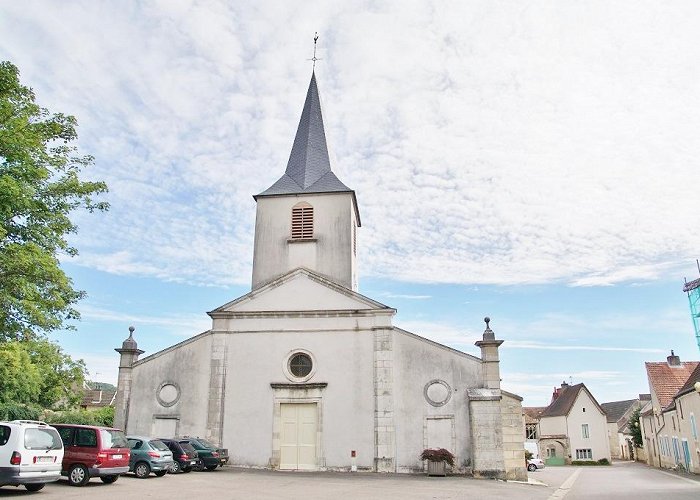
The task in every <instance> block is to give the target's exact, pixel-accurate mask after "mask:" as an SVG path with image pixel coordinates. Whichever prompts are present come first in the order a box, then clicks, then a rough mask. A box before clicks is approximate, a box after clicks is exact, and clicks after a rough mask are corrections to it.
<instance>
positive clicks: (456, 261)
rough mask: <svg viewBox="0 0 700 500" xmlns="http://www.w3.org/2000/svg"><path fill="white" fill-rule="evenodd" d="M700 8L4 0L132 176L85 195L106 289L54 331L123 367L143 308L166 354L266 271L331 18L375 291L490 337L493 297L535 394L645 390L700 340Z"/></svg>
mask: <svg viewBox="0 0 700 500" xmlns="http://www.w3.org/2000/svg"><path fill="white" fill-rule="evenodd" d="M699 25H700V5H698V3H697V2H693V1H687V2H684V1H670V2H663V4H660V3H659V2H656V1H642V0H634V1H613V2H611V1H599V2H598V1H588V2H579V1H563V0H562V1H512V2H503V1H460V2H443V1H440V2H428V1H415V2H409V1H402V2H400V3H399V2H380V1H366V2H359V1H342V2H341V1H337V2H330V1H325V2H303V3H300V2H283V1H280V2H272V1H260V0H257V1H251V2H244V1H239V2H235V3H234V2H226V1H175V0H167V1H165V0H164V1H160V2H158V1H141V2H137V1H133V2H113V1H104V2H101V1H96V0H89V1H88V0H86V1H84V2H80V1H70V0H69V1H64V2H56V1H48V0H46V1H42V0H32V1H27V2H10V1H3V2H0V33H2V41H1V42H0V59H2V60H10V61H12V62H13V63H15V64H16V65H17V66H18V67H19V68H20V71H21V78H22V81H23V82H24V83H25V84H28V85H30V86H31V87H33V88H34V90H35V92H36V94H37V100H38V102H39V103H40V104H42V105H43V106H45V107H47V108H49V109H50V110H52V111H61V112H65V113H69V114H73V115H75V116H76V117H77V119H78V122H79V124H80V127H79V136H80V140H79V145H80V148H81V151H82V152H84V153H89V154H92V155H94V156H95V158H96V160H95V165H94V167H93V168H91V169H90V170H88V171H85V172H84V176H85V178H91V179H101V180H104V181H106V182H107V184H108V185H109V187H110V193H109V195H108V196H107V197H106V198H107V199H108V201H109V202H110V203H111V207H112V208H111V210H110V211H109V212H108V213H106V214H92V215H86V214H76V218H77V221H78V223H79V225H80V232H79V233H78V234H77V235H76V236H75V237H74V239H73V242H74V244H75V245H76V246H77V247H78V248H79V250H80V255H79V256H78V257H77V258H74V259H66V260H65V263H64V266H65V269H66V270H67V271H68V273H69V274H70V275H71V276H72V277H73V279H74V281H75V282H76V284H77V286H78V287H80V288H82V289H84V290H86V291H87V293H88V298H87V299H86V300H85V301H83V302H82V303H81V304H80V310H81V312H82V315H83V320H82V321H81V322H80V323H79V324H78V325H77V328H78V331H77V332H73V333H60V334H58V335H56V336H55V338H56V339H57V340H58V341H59V342H60V343H61V344H62V345H63V346H64V347H65V348H66V350H67V351H68V352H69V353H71V354H72V355H75V356H77V357H83V358H84V359H85V360H86V361H87V363H88V366H89V368H90V371H91V373H92V376H93V378H95V379H98V380H105V381H112V382H113V381H115V380H116V370H117V355H116V353H114V351H113V350H112V349H113V348H114V347H117V346H118V345H119V344H120V343H121V341H122V340H123V339H124V338H125V337H126V336H127V334H128V331H127V327H128V326H129V325H130V324H133V325H134V326H135V327H136V328H137V331H136V338H137V340H138V341H139V346H140V347H141V348H143V349H145V350H146V351H147V353H153V352H156V351H158V350H160V349H162V348H165V347H167V346H169V345H172V344H173V343H176V342H179V341H181V340H183V339H185V338H187V337H188V336H191V335H194V334H196V333H200V332H201V331H204V330H206V329H207V328H208V326H209V318H208V316H206V314H205V311H208V310H212V309H214V308H215V307H217V306H219V305H221V304H223V303H225V302H227V301H229V300H231V299H233V298H235V297H237V296H239V295H241V294H243V293H246V291H248V290H249V287H250V278H251V263H252V241H253V228H254V216H255V202H254V200H253V199H252V196H251V195H253V194H256V193H259V192H261V191H262V190H264V189H265V188H267V187H268V186H269V185H270V184H272V183H273V182H274V181H275V180H276V179H277V178H278V177H279V176H280V175H281V173H282V172H283V171H284V168H285V166H286V161H287V158H288V155H289V152H290V149H291V144H292V140H293V137H294V133H295V131H296V126H297V122H298V119H299V115H300V113H301V108H302V105H303V99H304V96H305V92H306V89H307V86H308V81H309V78H310V76H311V62H310V61H309V59H310V58H311V56H312V54H313V34H314V32H316V31H318V32H319V35H320V38H319V45H318V54H317V55H318V57H319V58H320V59H321V60H320V61H318V63H317V66H316V74H317V78H318V83H319V88H320V92H321V96H322V99H323V104H324V112H325V124H326V130H327V134H328V139H329V143H330V144H331V147H332V152H333V154H334V156H335V163H334V167H333V168H334V171H335V172H336V174H337V175H338V177H339V178H340V179H341V180H342V181H343V182H344V183H345V184H347V185H348V186H350V187H351V188H353V189H355V190H356V192H357V196H358V201H359V205H360V212H361V216H362V222H363V227H362V228H361V231H360V233H359V255H360V269H361V277H360V291H361V292H362V293H364V294H366V295H368V296H370V297H372V298H374V299H376V300H379V301H381V302H383V303H386V304H387V305H390V306H393V307H396V308H397V309H398V310H399V313H398V315H397V317H396V320H395V324H397V325H398V326H400V327H402V328H405V329H407V330H410V331H413V332H415V333H417V334H420V335H423V336H426V337H429V338H431V339H435V340H437V341H440V342H444V343H446V344H448V345H451V346H453V347H456V348H459V349H462V350H464V351H466V352H469V353H471V354H478V349H477V348H476V347H474V345H473V342H474V341H475V340H476V339H477V337H478V336H479V335H480V333H481V332H482V331H483V322H482V318H483V317H484V316H486V315H489V316H491V317H492V318H493V322H492V325H491V326H492V328H493V329H494V330H495V331H496V333H497V335H498V337H500V338H503V339H505V340H506V343H505V344H504V345H503V348H502V360H503V362H502V376H503V386H504V388H506V389H508V390H511V391H513V392H517V393H519V394H521V395H523V396H524V397H525V404H526V405H543V404H546V403H547V402H548V401H549V397H550V395H551V391H552V387H553V386H554V385H558V384H559V383H561V381H562V380H566V381H569V380H571V381H573V382H574V383H576V382H584V383H586V384H587V385H588V386H589V388H591V390H592V391H593V393H594V395H595V396H596V397H597V398H598V399H599V401H601V402H604V401H611V400H616V399H630V398H633V397H635V396H636V395H637V394H638V393H640V392H648V387H647V385H646V376H645V373H644V367H643V362H644V361H645V360H646V361H657V360H663V359H665V356H666V355H667V354H668V351H669V350H670V349H674V350H675V351H676V353H677V354H679V355H680V356H681V359H684V360H691V359H698V358H699V357H700V354H699V353H698V349H697V346H696V344H695V339H694V336H693V329H692V323H691V320H690V315H689V312H688V303H687V298H686V297H685V296H684V294H683V293H682V291H681V287H682V284H683V278H684V277H688V279H694V278H695V277H697V275H698V270H697V268H696V264H695V259H696V258H698V257H700V251H698V248H699V247H700V231H698V230H697V217H698V205H699V202H698V200H697V195H696V191H697V186H698V185H700V168H698V167H699V165H698V161H699V160H698V158H700V141H699V140H698V131H699V130H700V113H699V112H698V111H700V93H699V92H698V89H699V88H700V58H698V52H697V47H698V46H700V35H699V34H698V30H697V26H699Z"/></svg>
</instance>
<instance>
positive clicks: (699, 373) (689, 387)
mask: <svg viewBox="0 0 700 500" xmlns="http://www.w3.org/2000/svg"><path fill="white" fill-rule="evenodd" d="M696 382H700V362H699V363H698V366H696V367H695V370H694V371H693V373H691V374H690V376H689V377H688V380H686V381H685V384H683V387H681V388H680V389H679V390H678V394H684V393H686V392H691V391H694V390H695V384H696Z"/></svg>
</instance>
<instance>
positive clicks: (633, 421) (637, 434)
mask: <svg viewBox="0 0 700 500" xmlns="http://www.w3.org/2000/svg"><path fill="white" fill-rule="evenodd" d="M641 411H642V409H641V407H639V408H637V409H635V410H634V411H633V412H632V415H631V416H630V419H629V422H628V423H627V426H628V427H629V428H630V433H631V434H632V441H633V442H634V445H635V446H636V447H637V448H642V447H643V444H644V443H643V442H642V427H641V424H640V422H639V414H640V413H641Z"/></svg>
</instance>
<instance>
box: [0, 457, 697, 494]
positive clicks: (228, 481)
mask: <svg viewBox="0 0 700 500" xmlns="http://www.w3.org/2000/svg"><path fill="white" fill-rule="evenodd" d="M529 476H530V478H531V479H532V480H534V482H536V483H539V484H523V483H511V482H503V481H494V480H480V479H473V478H471V477H464V476H448V477H427V476H424V475H420V474H416V475H409V474H375V473H366V472H363V473H333V472H280V471H269V470H254V469H240V468H233V467H225V468H223V469H217V470H215V471H213V472H191V473H189V474H178V475H171V474H168V475H166V476H164V477H160V478H159V477H155V476H153V475H151V476H150V477H149V478H147V479H137V478H136V477H134V476H133V474H128V475H126V476H123V477H121V478H120V479H119V480H118V481H117V482H116V483H114V484H103V483H102V481H100V480H99V479H92V480H91V481H90V482H89V483H88V484H87V485H86V486H83V487H80V488H76V487H72V486H69V485H68V483H67V481H65V480H61V481H59V482H58V483H52V484H48V485H47V486H46V487H45V488H44V489H43V490H42V491H40V492H38V493H29V492H27V491H26V490H25V489H24V488H22V487H20V488H12V487H3V488H0V497H3V498H23V497H27V496H32V497H35V498H37V499H46V500H51V499H88V498H90V499H94V498H98V499H100V500H123V499H125V498H127V499H131V498H155V499H161V498H162V499H172V498H194V497H196V498H211V499H214V498H216V499H238V498H240V499H261V500H268V499H270V500H272V499H275V500H276V499H288V498H290V497H291V498H304V499H305V500H326V499H332V500H341V499H363V500H367V499H406V500H413V499H431V500H448V499H467V498H470V499H473V498H478V499H500V500H502V499H504V498H516V499H518V500H529V499H533V500H535V499H552V500H554V499H561V498H564V497H566V499H567V500H575V499H579V498H595V499H601V498H611V499H615V500H620V499H625V498H635V500H639V499H644V498H649V499H658V498H661V497H665V498H669V499H671V498H672V499H676V498H688V499H691V498H692V499H697V498H700V481H697V480H695V479H696V478H687V477H678V476H674V475H673V474H669V473H667V472H661V471H658V470H656V469H652V468H650V467H646V466H644V465H641V464H634V463H632V464H624V463H623V464H615V465H613V466H612V467H549V468H547V469H545V470H541V471H536V472H532V473H530V474H529ZM697 479H700V478H697ZM632 492H634V493H633V495H632V496H630V495H631V494H632Z"/></svg>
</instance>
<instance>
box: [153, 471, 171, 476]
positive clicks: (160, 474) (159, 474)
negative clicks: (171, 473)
mask: <svg viewBox="0 0 700 500" xmlns="http://www.w3.org/2000/svg"><path fill="white" fill-rule="evenodd" d="M167 472H168V471H167V470H159V471H158V472H154V474H155V475H156V477H163V476H165V474H167Z"/></svg>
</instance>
